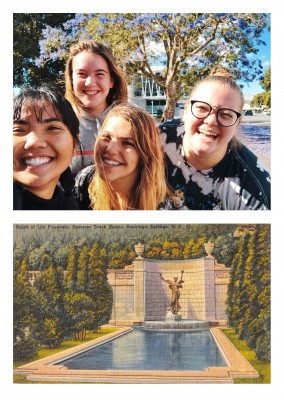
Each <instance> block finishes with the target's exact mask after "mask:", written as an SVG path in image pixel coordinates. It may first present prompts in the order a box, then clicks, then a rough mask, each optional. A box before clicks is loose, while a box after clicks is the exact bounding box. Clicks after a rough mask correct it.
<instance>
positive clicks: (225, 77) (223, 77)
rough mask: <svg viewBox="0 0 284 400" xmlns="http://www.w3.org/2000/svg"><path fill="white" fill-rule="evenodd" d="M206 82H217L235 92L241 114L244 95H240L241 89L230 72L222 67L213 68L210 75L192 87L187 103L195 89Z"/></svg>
mask: <svg viewBox="0 0 284 400" xmlns="http://www.w3.org/2000/svg"><path fill="white" fill-rule="evenodd" d="M207 82H217V83H221V84H223V85H224V86H228V87H230V88H231V89H233V90H236V91H237V92H238V94H239V97H240V109H239V111H240V112H242V110H243V106H244V103H245V100H244V95H243V93H242V90H241V88H240V87H239V85H238V84H237V83H236V81H235V78H234V76H233V75H232V74H231V72H230V70H229V69H228V68H226V67H223V66H220V65H218V66H214V67H213V68H212V69H211V71H210V74H209V75H208V76H207V77H206V78H203V79H201V80H200V81H199V82H197V84H196V85H195V86H194V87H193V89H192V91H191V93H190V96H189V99H188V103H189V101H190V100H191V99H192V98H193V95H194V93H195V91H196V89H197V88H198V87H199V86H200V85H202V84H203V83H207Z"/></svg>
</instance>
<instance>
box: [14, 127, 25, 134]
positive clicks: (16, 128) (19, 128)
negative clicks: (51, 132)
mask: <svg viewBox="0 0 284 400" xmlns="http://www.w3.org/2000/svg"><path fill="white" fill-rule="evenodd" d="M25 132H26V130H25V129H24V128H21V127H19V126H13V133H25Z"/></svg>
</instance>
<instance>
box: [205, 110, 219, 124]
mask: <svg viewBox="0 0 284 400" xmlns="http://www.w3.org/2000/svg"><path fill="white" fill-rule="evenodd" d="M217 111H218V110H215V111H214V110H213V109H212V110H211V112H210V114H209V115H207V117H206V118H204V121H205V122H206V123H207V124H213V125H218V119H217Z"/></svg>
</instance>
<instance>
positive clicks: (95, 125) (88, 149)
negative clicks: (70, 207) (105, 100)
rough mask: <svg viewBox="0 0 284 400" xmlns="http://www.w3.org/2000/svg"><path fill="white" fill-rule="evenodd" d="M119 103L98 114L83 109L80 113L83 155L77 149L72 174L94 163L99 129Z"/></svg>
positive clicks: (72, 163) (72, 162)
mask: <svg viewBox="0 0 284 400" xmlns="http://www.w3.org/2000/svg"><path fill="white" fill-rule="evenodd" d="M115 105H117V104H115V103H113V104H111V105H110V106H109V107H108V108H107V109H105V111H103V112H102V113H101V114H98V115H92V114H90V113H88V112H87V111H85V110H81V111H80V114H79V115H78V118H79V121H80V128H79V129H80V141H81V144H82V147H83V156H82V155H81V154H80V152H79V151H76V153H75V154H74V156H73V158H72V161H71V165H70V168H71V171H72V175H76V174H77V173H78V172H79V171H81V169H83V168H85V167H87V166H89V165H92V164H94V145H95V141H96V139H97V137H98V133H99V130H100V128H101V126H102V123H103V122H104V119H105V117H106V115H107V113H108V112H109V111H110V110H111V109H112V108H113V107H114V106H115Z"/></svg>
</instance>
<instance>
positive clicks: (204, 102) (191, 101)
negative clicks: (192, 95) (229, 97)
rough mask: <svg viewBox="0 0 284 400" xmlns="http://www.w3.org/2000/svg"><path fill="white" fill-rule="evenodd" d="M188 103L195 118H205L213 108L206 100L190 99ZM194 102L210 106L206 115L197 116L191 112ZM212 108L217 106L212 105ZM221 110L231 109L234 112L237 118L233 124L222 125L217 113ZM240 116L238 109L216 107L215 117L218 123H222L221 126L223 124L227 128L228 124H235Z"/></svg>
mask: <svg viewBox="0 0 284 400" xmlns="http://www.w3.org/2000/svg"><path fill="white" fill-rule="evenodd" d="M190 103H191V114H192V115H193V116H194V117H195V118H197V119H204V118H207V117H208V115H210V114H211V111H212V110H213V107H212V106H210V104H208V103H206V101H200V100H190ZM195 103H203V104H206V105H207V106H208V107H210V111H209V113H208V114H207V115H206V117H197V116H196V115H195V114H193V112H192V107H193V104H195ZM214 108H217V107H215V106H214ZM222 110H229V111H232V112H234V113H235V114H236V116H237V118H236V120H235V122H234V123H233V124H230V125H224V124H222V123H221V122H220V121H219V118H218V114H219V112H220V111H222ZM241 116H242V114H241V113H239V112H238V111H235V110H232V109H231V108H228V107H222V108H217V112H216V118H217V121H218V123H219V124H220V125H222V126H225V127H226V128H228V127H229V126H233V125H235V123H236V122H237V120H238V119H239V118H240V117H241Z"/></svg>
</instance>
